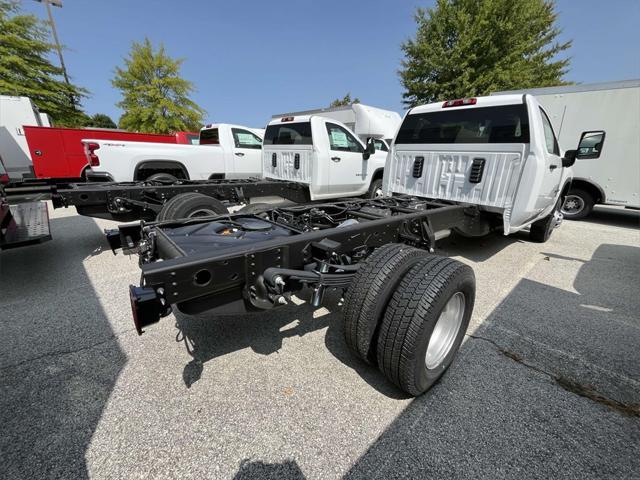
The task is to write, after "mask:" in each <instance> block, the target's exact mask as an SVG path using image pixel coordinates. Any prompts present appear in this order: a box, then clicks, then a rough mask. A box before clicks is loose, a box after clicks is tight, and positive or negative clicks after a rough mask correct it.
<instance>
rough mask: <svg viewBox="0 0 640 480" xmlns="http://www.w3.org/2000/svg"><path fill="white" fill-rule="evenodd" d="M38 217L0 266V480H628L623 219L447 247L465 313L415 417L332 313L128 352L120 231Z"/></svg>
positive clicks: (630, 223)
mask: <svg viewBox="0 0 640 480" xmlns="http://www.w3.org/2000/svg"><path fill="white" fill-rule="evenodd" d="M50 214H51V218H52V220H51V225H52V234H53V236H54V240H53V241H50V242H47V243H44V244H42V245H37V246H32V247H28V248H23V249H18V250H12V251H11V250H10V251H4V252H1V253H0V478H7V479H34V478H59V479H71V478H73V479H76V478H97V479H102V478H109V479H110V478H119V479H120V478H122V479H125V478H199V479H201V478H221V479H227V478H239V479H254V478H255V479H262V478H274V479H275V478H278V479H281V478H284V479H302V478H307V479H333V478H343V477H346V478H362V479H376V478H380V479H391V478H407V479H409V478H492V479H496V478H518V479H520V478H545V479H546V478H576V479H578V478H580V479H584V478H594V479H595V478H597V479H602V478H616V479H619V478H638V472H640V455H639V454H638V452H639V451H640V416H639V415H640V348H638V346H639V345H640V314H639V312H640V228H639V227H640V215H639V214H638V213H636V212H631V211H623V210H619V209H609V208H599V209H598V210H597V211H596V212H595V214H594V215H593V216H592V217H591V218H590V219H589V220H587V221H581V222H569V221H565V222H564V223H563V224H562V226H561V227H560V229H558V230H557V231H555V232H554V234H553V236H552V238H551V240H549V242H547V243H545V244H535V243H531V242H529V241H528V240H527V236H526V234H518V235H515V236H513V237H502V236H499V235H491V236H489V237H487V238H483V239H475V240H473V239H464V238H460V237H450V238H449V239H446V240H444V241H443V242H442V243H441V244H440V252H439V253H442V254H447V255H451V256H454V257H455V258H458V259H459V260H461V261H463V262H465V263H468V264H470V265H471V266H472V267H473V268H474V271H475V273H476V278H477V284H478V292H477V299H476V307H475V310H474V315H473V318H472V322H471V325H470V328H469V331H468V336H467V337H466V340H465V342H464V343H463V345H462V347H461V350H460V353H459V355H458V357H457V359H456V360H455V362H454V364H453V365H452V367H451V368H450V370H449V371H448V372H447V373H446V374H445V376H444V377H443V378H442V380H441V381H440V382H439V383H438V384H437V385H436V386H435V387H434V388H433V389H431V390H430V391H429V392H428V393H427V394H425V395H423V396H422V397H420V398H417V399H412V398H407V397H406V396H405V395H403V394H402V393H401V392H400V391H398V390H397V389H395V388H394V387H392V386H391V385H389V384H388V383H387V382H386V381H385V380H384V378H383V377H382V376H381V374H380V373H379V372H378V371H377V370H375V369H374V368H372V367H369V366H367V365H365V364H364V363H362V362H360V361H358V360H356V359H355V358H354V357H353V355H351V353H350V352H349V351H348V349H347V347H346V345H345V342H344V340H343V337H342V325H341V319H342V317H341V313H340V306H339V298H337V296H336V295H329V296H328V297H329V298H328V299H327V300H328V301H327V303H326V305H325V306H324V307H321V308H315V309H314V308H312V307H311V306H310V305H309V304H308V303H307V302H305V301H304V299H303V298H302V299H300V300H299V302H298V303H300V305H298V306H287V307H284V308H282V309H279V310H276V311H272V312H267V313H259V314H250V315H236V316H214V315H211V314H201V315H198V316H187V315H182V314H179V313H178V314H175V315H171V316H169V317H167V318H165V319H163V320H162V321H161V322H160V323H159V324H157V325H155V326H153V327H151V328H149V329H148V330H147V332H146V333H145V334H144V335H142V336H141V337H139V336H138V335H137V334H136V332H135V329H134V328H133V323H132V321H131V314H130V307H129V299H128V290H127V286H128V285H129V284H130V283H137V281H138V279H139V269H138V266H137V259H136V258H134V257H126V256H123V255H121V254H119V255H116V256H114V255H113V254H112V253H111V251H110V250H109V249H108V247H107V245H106V243H105V241H104V238H103V236H102V229H103V228H112V227H113V226H114V225H115V224H114V223H113V222H109V221H104V220H94V219H90V218H86V217H81V216H78V215H76V214H75V212H74V211H73V210H71V209H67V210H56V211H53V210H52V209H51V208H50Z"/></svg>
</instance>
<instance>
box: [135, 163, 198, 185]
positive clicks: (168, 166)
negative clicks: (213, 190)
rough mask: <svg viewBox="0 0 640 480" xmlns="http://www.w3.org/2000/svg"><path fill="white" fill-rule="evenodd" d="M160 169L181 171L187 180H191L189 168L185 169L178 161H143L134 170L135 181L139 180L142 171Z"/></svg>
mask: <svg viewBox="0 0 640 480" xmlns="http://www.w3.org/2000/svg"><path fill="white" fill-rule="evenodd" d="M147 168H148V169H154V168H155V169H158V170H162V169H174V170H175V169H178V170H181V171H182V173H183V174H184V176H185V179H186V180H189V179H190V177H189V170H187V167H185V165H184V164H183V163H181V162H178V161H177V160H143V161H142V162H140V163H138V164H137V165H136V167H135V169H134V170H133V179H134V180H137V179H138V172H139V171H140V170H142V169H147Z"/></svg>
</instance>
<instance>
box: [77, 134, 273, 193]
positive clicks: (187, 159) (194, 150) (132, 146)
mask: <svg viewBox="0 0 640 480" xmlns="http://www.w3.org/2000/svg"><path fill="white" fill-rule="evenodd" d="M208 128H218V131H219V140H220V144H219V145H179V144H164V143H163V144H160V143H151V142H121V141H113V140H93V139H83V143H84V144H87V143H90V142H91V143H97V144H98V145H100V148H99V149H98V150H96V152H95V153H96V154H97V155H98V158H99V159H100V165H98V166H95V167H92V168H91V171H92V174H105V173H108V174H110V175H111V177H112V178H113V180H114V181H116V182H127V181H132V180H134V175H135V171H136V167H138V166H139V165H140V164H142V163H143V162H146V161H167V162H169V161H174V162H179V163H181V164H182V165H184V166H185V168H186V169H187V171H188V173H189V178H190V179H192V180H206V179H208V178H210V177H211V175H214V174H218V175H219V174H224V177H225V178H229V179H234V178H249V177H259V176H261V175H262V166H261V163H262V161H261V152H262V150H261V149H251V148H238V147H236V146H235V142H234V139H233V135H232V131H231V130H232V129H233V128H238V129H242V130H249V131H252V132H253V133H256V134H257V131H256V130H252V129H249V128H247V127H244V126H241V125H230V124H226V123H220V124H213V125H210V126H208Z"/></svg>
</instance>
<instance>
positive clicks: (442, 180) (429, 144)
mask: <svg viewBox="0 0 640 480" xmlns="http://www.w3.org/2000/svg"><path fill="white" fill-rule="evenodd" d="M577 143H578V139H577V138H576V145H577ZM389 158H390V161H389V162H388V164H387V172H386V173H385V183H384V188H383V189H384V191H385V193H386V194H387V195H391V194H408V195H415V196H416V197H422V198H431V199H437V200H445V201H451V202H456V203H460V204H468V205H476V206H477V207H478V208H479V209H481V210H482V211H483V214H484V216H485V217H487V218H488V219H490V220H491V222H481V223H477V224H476V227H477V228H476V227H474V228H473V229H471V228H467V229H466V231H461V230H460V229H456V230H457V231H459V232H460V233H463V234H467V235H470V236H476V235H478V236H480V235H484V234H485V233H487V231H488V230H487V229H488V227H494V228H495V227H499V228H501V229H502V230H503V232H504V234H505V235H509V234H510V233H514V232H517V231H519V230H522V229H524V228H526V227H528V226H531V237H532V239H534V240H536V241H546V240H547V239H548V238H549V235H551V232H552V230H553V228H554V226H555V225H558V224H559V223H560V222H561V221H562V213H561V212H560V207H561V205H562V203H561V202H562V200H563V198H564V196H565V195H566V194H567V192H568V191H569V188H570V184H571V179H572V177H573V174H572V171H571V168H570V167H571V166H572V165H573V164H574V162H575V158H576V150H568V151H567V152H566V154H565V155H563V154H562V152H561V151H560V147H559V145H558V140H557V137H556V135H555V133H554V131H553V126H552V125H551V121H550V120H549V117H548V115H547V114H546V112H545V111H544V109H543V108H542V106H541V105H540V103H538V101H537V100H536V98H535V97H533V96H532V95H503V96H494V97H478V98H466V99H459V100H451V101H447V102H444V103H431V104H429V105H423V106H419V107H415V108H412V109H411V110H409V111H408V112H407V115H406V116H405V118H404V121H403V122H402V127H401V128H400V130H399V132H398V135H397V136H396V138H395V139H394V142H393V145H392V146H391V152H390V155H389ZM481 225H482V227H481V228H480V226H481Z"/></svg>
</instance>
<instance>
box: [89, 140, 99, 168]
mask: <svg viewBox="0 0 640 480" xmlns="http://www.w3.org/2000/svg"><path fill="white" fill-rule="evenodd" d="M86 145H87V159H88V160H89V165H90V166H92V167H98V166H100V159H99V158H98V155H96V150H98V149H99V148H100V145H98V144H97V143H93V142H90V143H87V144H86Z"/></svg>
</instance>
